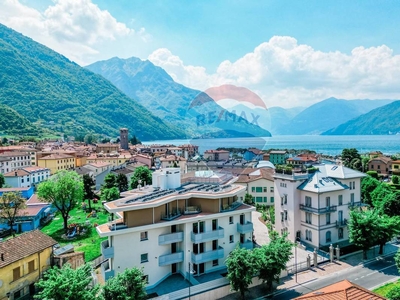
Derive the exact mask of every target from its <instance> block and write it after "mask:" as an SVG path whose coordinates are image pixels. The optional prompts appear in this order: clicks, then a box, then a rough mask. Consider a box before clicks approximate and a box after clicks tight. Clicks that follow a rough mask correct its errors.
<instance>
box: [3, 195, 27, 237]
mask: <svg viewBox="0 0 400 300" xmlns="http://www.w3.org/2000/svg"><path fill="white" fill-rule="evenodd" d="M25 208H26V203H25V199H24V198H23V197H22V196H21V194H19V193H14V192H9V193H4V194H3V195H2V196H0V219H2V220H4V221H6V222H7V224H8V226H10V230H11V234H12V235H13V236H15V233H14V224H15V221H16V219H17V217H18V216H19V215H21V213H22V211H23V210H24V209H25Z"/></svg>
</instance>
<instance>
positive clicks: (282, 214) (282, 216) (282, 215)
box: [281, 212, 284, 222]
mask: <svg viewBox="0 0 400 300" xmlns="http://www.w3.org/2000/svg"><path fill="white" fill-rule="evenodd" d="M283 218H284V213H283V212H281V222H283Z"/></svg>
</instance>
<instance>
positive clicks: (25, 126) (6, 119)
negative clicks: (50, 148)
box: [0, 104, 43, 136]
mask: <svg viewBox="0 0 400 300" xmlns="http://www.w3.org/2000/svg"><path fill="white" fill-rule="evenodd" d="M0 133H2V134H8V135H25V136H38V135H40V134H42V133H43V130H42V129H41V128H38V127H37V126H36V125H33V124H32V123H31V122H30V121H29V120H28V119H26V118H25V117H23V116H21V115H20V114H19V113H17V112H16V111H15V110H13V109H12V108H10V107H8V106H6V105H2V104H0Z"/></svg>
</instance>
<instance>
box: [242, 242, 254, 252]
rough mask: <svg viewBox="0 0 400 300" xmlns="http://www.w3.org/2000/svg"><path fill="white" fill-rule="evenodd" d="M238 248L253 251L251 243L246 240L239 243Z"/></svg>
mask: <svg viewBox="0 0 400 300" xmlns="http://www.w3.org/2000/svg"><path fill="white" fill-rule="evenodd" d="M239 246H240V248H244V249H247V250H251V249H253V242H252V241H250V240H247V241H245V242H244V243H239Z"/></svg>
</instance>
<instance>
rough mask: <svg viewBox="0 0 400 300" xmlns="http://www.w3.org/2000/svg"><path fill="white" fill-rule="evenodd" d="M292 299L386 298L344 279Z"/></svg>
mask: <svg viewBox="0 0 400 300" xmlns="http://www.w3.org/2000/svg"><path fill="white" fill-rule="evenodd" d="M294 299H295V300H327V299H332V300H333V299H334V300H361V299H365V300H367V299H368V300H385V299H386V298H385V297H382V296H380V295H378V294H376V293H374V292H371V291H370V290H367V289H366V288H363V287H361V286H359V285H357V284H354V283H352V282H350V281H348V280H346V279H345V280H342V281H339V282H336V283H333V284H331V285H328V286H326V287H323V288H321V289H319V290H316V291H312V292H310V293H308V294H305V295H302V296H299V297H297V298H294Z"/></svg>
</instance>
